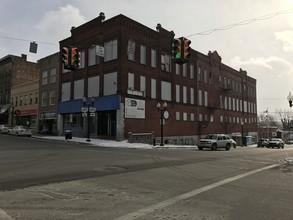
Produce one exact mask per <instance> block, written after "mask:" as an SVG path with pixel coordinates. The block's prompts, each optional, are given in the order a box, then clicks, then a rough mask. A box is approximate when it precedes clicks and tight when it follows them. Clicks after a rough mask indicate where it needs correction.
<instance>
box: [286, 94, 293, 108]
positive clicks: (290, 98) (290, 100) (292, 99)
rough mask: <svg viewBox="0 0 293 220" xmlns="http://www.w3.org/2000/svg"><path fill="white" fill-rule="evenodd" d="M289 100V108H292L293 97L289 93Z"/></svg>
mask: <svg viewBox="0 0 293 220" xmlns="http://www.w3.org/2000/svg"><path fill="white" fill-rule="evenodd" d="M287 100H288V102H289V106H290V107H292V101H293V96H292V95H291V92H289V95H288V96H287Z"/></svg>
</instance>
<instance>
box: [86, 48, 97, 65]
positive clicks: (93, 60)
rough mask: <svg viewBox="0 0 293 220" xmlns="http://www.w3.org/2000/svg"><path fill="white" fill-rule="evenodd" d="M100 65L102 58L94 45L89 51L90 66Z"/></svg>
mask: <svg viewBox="0 0 293 220" xmlns="http://www.w3.org/2000/svg"><path fill="white" fill-rule="evenodd" d="M99 63H100V57H99V56H98V55H97V46H96V45H93V46H91V47H90V48H89V50H88V65H89V66H92V65H96V64H99Z"/></svg>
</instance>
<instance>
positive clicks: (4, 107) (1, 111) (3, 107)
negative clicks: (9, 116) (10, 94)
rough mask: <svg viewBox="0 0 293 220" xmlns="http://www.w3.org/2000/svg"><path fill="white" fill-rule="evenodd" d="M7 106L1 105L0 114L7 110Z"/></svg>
mask: <svg viewBox="0 0 293 220" xmlns="http://www.w3.org/2000/svg"><path fill="white" fill-rule="evenodd" d="M9 106H10V105H9V104H7V105H2V106H1V108H0V114H3V113H5V112H6V111H7V110H8V109H9Z"/></svg>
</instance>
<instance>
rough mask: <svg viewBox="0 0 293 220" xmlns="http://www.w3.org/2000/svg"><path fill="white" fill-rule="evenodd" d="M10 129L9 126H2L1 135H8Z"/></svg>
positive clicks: (0, 128)
mask: <svg viewBox="0 0 293 220" xmlns="http://www.w3.org/2000/svg"><path fill="white" fill-rule="evenodd" d="M9 128H10V127H8V126H7V125H0V133H1V134H7V133H8V130H9Z"/></svg>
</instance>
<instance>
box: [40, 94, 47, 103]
mask: <svg viewBox="0 0 293 220" xmlns="http://www.w3.org/2000/svg"><path fill="white" fill-rule="evenodd" d="M46 105H47V92H42V100H41V106H46Z"/></svg>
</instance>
